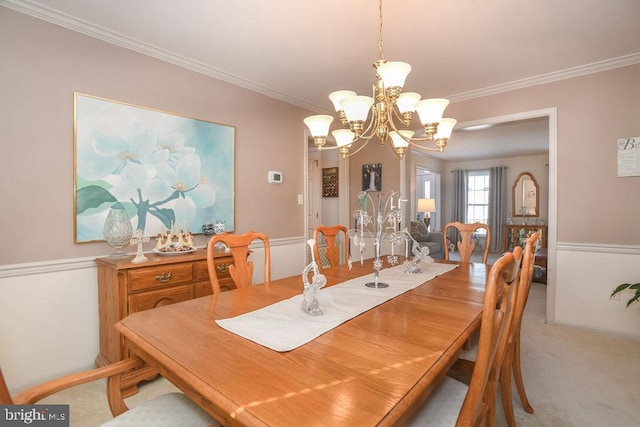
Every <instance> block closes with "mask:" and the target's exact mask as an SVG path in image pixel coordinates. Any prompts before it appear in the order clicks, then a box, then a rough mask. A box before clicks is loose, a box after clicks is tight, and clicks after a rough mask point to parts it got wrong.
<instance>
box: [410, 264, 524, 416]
mask: <svg viewBox="0 0 640 427" xmlns="http://www.w3.org/2000/svg"><path fill="white" fill-rule="evenodd" d="M514 264H515V259H514V257H513V254H512V253H506V254H504V255H503V256H502V257H500V258H499V259H498V260H497V261H496V262H495V264H493V266H492V267H491V270H490V271H489V275H488V277H487V284H486V290H485V295H484V301H483V309H482V318H481V324H480V339H479V343H478V357H477V359H476V363H475V365H474V369H473V373H472V375H471V380H470V382H469V385H468V386H467V385H466V384H464V383H463V382H460V381H458V380H456V379H453V378H451V377H449V376H445V377H444V379H443V381H442V382H441V383H440V385H438V386H437V388H436V389H435V390H434V391H433V393H432V394H431V395H430V396H428V398H427V400H426V402H425V403H424V404H423V405H422V406H421V407H420V408H419V409H418V410H417V412H416V413H415V414H414V415H413V417H412V418H411V419H409V420H408V425H410V426H420V427H423V426H438V427H442V426H448V425H456V426H475V425H479V424H482V423H484V424H487V425H494V424H495V402H496V394H497V388H498V381H499V374H500V367H501V365H502V362H503V360H504V357H505V353H506V347H507V342H508V338H509V335H510V329H511V328H512V327H513V318H514V314H515V305H516V304H515V303H516V295H517V290H518V286H519V283H518V281H515V282H514V283H513V284H512V285H511V286H507V285H506V283H507V280H508V279H509V278H510V276H511V275H512V274H513V273H512V271H513V266H514Z"/></svg>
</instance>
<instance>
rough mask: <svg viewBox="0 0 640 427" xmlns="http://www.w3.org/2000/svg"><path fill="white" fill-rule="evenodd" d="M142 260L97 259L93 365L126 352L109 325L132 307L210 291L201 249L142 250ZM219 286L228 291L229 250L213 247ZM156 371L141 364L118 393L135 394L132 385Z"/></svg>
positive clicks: (230, 282) (141, 307)
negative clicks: (164, 252) (171, 252)
mask: <svg viewBox="0 0 640 427" xmlns="http://www.w3.org/2000/svg"><path fill="white" fill-rule="evenodd" d="M145 256H146V257H147V258H149V260H148V261H146V262H143V263H138V264H134V263H132V262H131V260H132V259H133V257H128V258H125V259H109V258H97V259H96V260H95V262H96V264H97V266H98V311H99V319H100V354H98V356H97V357H96V361H95V362H96V365H98V366H105V365H108V364H110V363H114V362H117V361H119V360H122V359H124V358H126V357H128V356H129V350H128V349H127V348H125V346H124V342H123V341H124V340H123V339H122V337H121V336H120V334H118V333H117V332H116V330H115V329H114V325H115V324H116V323H117V322H118V321H120V320H121V319H123V318H125V317H127V316H128V315H129V314H131V313H135V312H137V311H142V310H148V309H150V308H154V307H159V306H163V305H168V304H173V303H176V302H180V301H186V300H190V299H192V298H198V297H201V296H205V295H210V294H211V293H212V290H211V282H210V280H209V272H208V269H207V252H206V250H204V249H197V250H196V251H195V252H192V253H189V254H185V255H158V254H155V253H151V254H145ZM214 259H215V265H216V270H217V273H218V279H219V281H220V287H221V290H223V291H225V290H229V289H234V288H235V284H234V283H233V280H232V279H231V277H230V276H229V266H231V265H232V264H233V257H232V256H231V253H228V252H225V251H224V250H219V251H218V250H216V253H215V255H214ZM155 375H156V373H155V372H154V371H152V370H151V369H149V368H143V369H140V370H139V371H136V372H135V373H134V374H130V375H128V376H126V377H124V378H123V379H122V389H123V393H125V394H126V395H131V394H134V393H136V392H137V384H138V383H139V382H140V381H142V380H146V379H151V378H153V377H154V376H155Z"/></svg>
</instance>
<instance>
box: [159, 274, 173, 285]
mask: <svg viewBox="0 0 640 427" xmlns="http://www.w3.org/2000/svg"><path fill="white" fill-rule="evenodd" d="M172 276H173V274H172V273H171V272H168V273H160V274H156V280H157V281H158V282H160V283H167V282H168V281H169V280H171V277H172Z"/></svg>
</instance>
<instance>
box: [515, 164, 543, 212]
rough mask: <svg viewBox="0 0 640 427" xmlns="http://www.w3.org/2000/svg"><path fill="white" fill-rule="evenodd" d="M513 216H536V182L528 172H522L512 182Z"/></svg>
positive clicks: (537, 199) (537, 197)
mask: <svg viewBox="0 0 640 427" xmlns="http://www.w3.org/2000/svg"><path fill="white" fill-rule="evenodd" d="M512 191H513V193H512V196H511V206H512V209H513V213H512V215H513V216H538V206H539V204H538V201H539V196H538V183H537V182H536V179H535V178H534V177H533V175H531V174H530V173H529V172H522V173H521V174H520V175H518V177H517V178H516V180H515V182H514V183H513V189H512Z"/></svg>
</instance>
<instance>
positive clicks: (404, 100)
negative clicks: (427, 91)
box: [396, 92, 420, 114]
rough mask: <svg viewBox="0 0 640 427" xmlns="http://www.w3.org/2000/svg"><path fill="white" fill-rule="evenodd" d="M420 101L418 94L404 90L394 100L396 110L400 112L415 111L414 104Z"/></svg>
mask: <svg viewBox="0 0 640 427" xmlns="http://www.w3.org/2000/svg"><path fill="white" fill-rule="evenodd" d="M418 101H420V94H419V93H416V92H404V93H402V94H401V95H400V96H399V97H398V99H397V100H396V105H397V106H398V111H399V112H400V113H401V114H404V113H412V112H414V111H416V104H417V103H418Z"/></svg>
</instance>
